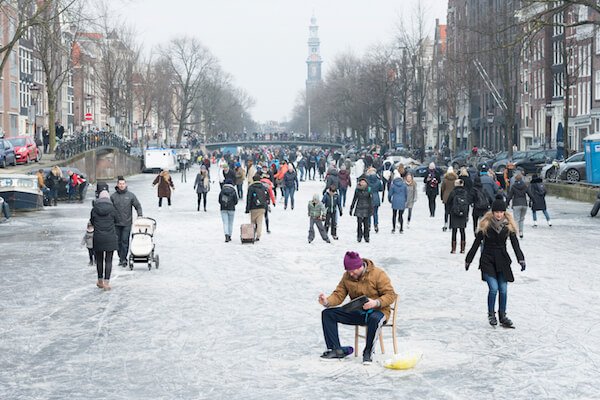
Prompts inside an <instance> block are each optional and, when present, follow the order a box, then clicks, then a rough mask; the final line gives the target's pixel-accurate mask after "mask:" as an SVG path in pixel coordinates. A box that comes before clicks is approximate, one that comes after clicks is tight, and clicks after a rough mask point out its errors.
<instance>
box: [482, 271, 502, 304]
mask: <svg viewBox="0 0 600 400" xmlns="http://www.w3.org/2000/svg"><path fill="white" fill-rule="evenodd" d="M483 279H485V281H486V282H487V284H488V288H489V292H488V312H491V313H493V312H494V311H495V308H496V294H497V293H498V291H499V292H500V295H499V296H498V297H499V298H500V307H499V308H498V312H501V313H505V312H506V291H507V288H508V283H507V282H506V278H505V277H504V274H503V273H502V272H498V273H496V277H493V276H490V275H488V274H483Z"/></svg>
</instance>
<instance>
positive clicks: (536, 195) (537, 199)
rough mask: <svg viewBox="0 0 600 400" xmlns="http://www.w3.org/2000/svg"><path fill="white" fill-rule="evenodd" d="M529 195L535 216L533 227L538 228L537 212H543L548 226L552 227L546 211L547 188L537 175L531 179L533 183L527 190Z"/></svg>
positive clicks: (532, 212) (532, 213)
mask: <svg viewBox="0 0 600 400" xmlns="http://www.w3.org/2000/svg"><path fill="white" fill-rule="evenodd" d="M527 194H528V195H529V198H530V199H531V215H532V216H533V227H534V228H535V227H537V215H536V211H541V212H543V213H544V216H545V217H546V221H547V222H548V226H552V222H551V221H550V215H549V214H548V210H546V188H545V187H544V184H543V183H542V178H540V177H539V176H537V175H534V176H532V177H531V183H530V184H529V188H527Z"/></svg>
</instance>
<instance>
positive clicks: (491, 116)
mask: <svg viewBox="0 0 600 400" xmlns="http://www.w3.org/2000/svg"><path fill="white" fill-rule="evenodd" d="M493 123H494V113H493V112H491V111H488V113H487V124H488V128H487V141H486V142H487V143H486V146H487V148H489V147H493V146H491V143H492V132H491V131H492V124H493Z"/></svg>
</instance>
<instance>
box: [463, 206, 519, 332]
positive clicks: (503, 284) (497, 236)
mask: <svg viewBox="0 0 600 400" xmlns="http://www.w3.org/2000/svg"><path fill="white" fill-rule="evenodd" d="M507 239H510V243H511V244H512V248H513V250H514V251H515V254H516V256H517V260H518V261H519V264H520V265H521V271H525V256H524V255H523V252H522V251H521V247H520V246H519V239H517V225H516V223H515V220H514V219H513V217H512V215H511V214H509V213H507V212H506V203H505V202H504V200H503V198H502V195H497V196H496V200H494V202H493V203H492V211H490V212H488V213H486V214H485V215H484V216H483V218H482V219H481V221H480V222H479V228H478V230H477V235H476V237H475V241H474V242H473V246H472V247H471V250H469V252H468V253H467V258H466V260H465V270H466V271H468V270H469V265H470V264H471V262H472V261H473V258H474V257H475V254H476V253H477V250H478V249H479V246H480V245H482V244H483V248H482V251H481V256H480V257H479V269H480V270H481V279H482V280H484V281H486V282H487V284H488V288H489V292H488V321H489V323H490V325H492V326H496V325H498V321H497V320H496V313H495V307H496V294H497V293H499V295H498V297H499V302H500V305H499V308H498V317H499V319H500V324H501V325H502V326H503V327H505V328H514V326H513V323H512V321H511V320H510V319H508V318H507V317H506V302H507V287H508V282H514V280H515V278H514V276H513V273H512V270H511V268H510V264H511V260H510V256H509V255H508V251H507V250H506V241H507Z"/></svg>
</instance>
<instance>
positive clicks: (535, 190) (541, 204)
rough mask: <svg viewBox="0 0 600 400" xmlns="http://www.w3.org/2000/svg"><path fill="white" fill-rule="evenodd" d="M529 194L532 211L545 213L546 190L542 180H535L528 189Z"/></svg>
mask: <svg viewBox="0 0 600 400" xmlns="http://www.w3.org/2000/svg"><path fill="white" fill-rule="evenodd" d="M527 194H528V195H529V198H530V199H531V209H532V210H533V211H543V210H545V209H546V188H545V187H544V184H543V183H542V178H539V177H537V178H533V179H532V180H531V184H530V185H529V188H528V189H527Z"/></svg>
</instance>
